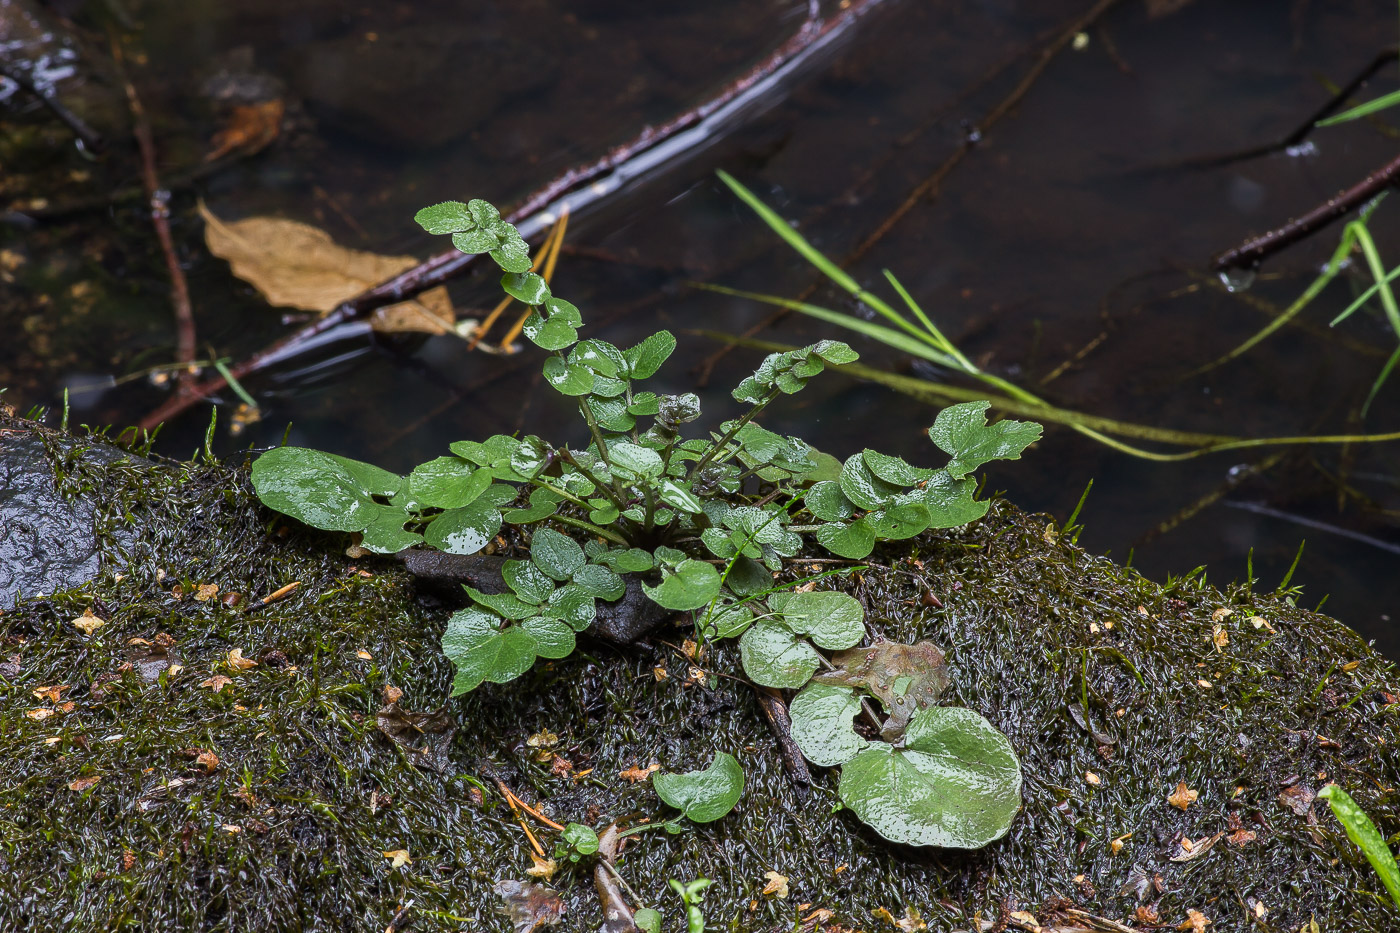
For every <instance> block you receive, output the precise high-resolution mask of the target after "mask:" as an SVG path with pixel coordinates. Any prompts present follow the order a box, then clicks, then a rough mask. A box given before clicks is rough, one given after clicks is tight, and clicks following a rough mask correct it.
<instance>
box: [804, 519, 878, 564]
mask: <svg viewBox="0 0 1400 933" xmlns="http://www.w3.org/2000/svg"><path fill="white" fill-rule="evenodd" d="M817 542H818V543H819V544H821V546H822V547H824V548H826V549H827V550H828V551H830V552H831V553H833V554H836V555H837V556H839V557H845V558H849V559H850V560H860V559H861V558H864V557H869V556H870V552H871V551H873V550H875V532H874V531H873V530H872V529H871V528H870V525H869V524H868V523H867V522H866V521H865V519H863V518H858V519H856V520H855V521H853V522H846V523H844V524H843V523H841V522H832V523H831V524H829V525H822V526H821V527H819V528H818V529H817Z"/></svg>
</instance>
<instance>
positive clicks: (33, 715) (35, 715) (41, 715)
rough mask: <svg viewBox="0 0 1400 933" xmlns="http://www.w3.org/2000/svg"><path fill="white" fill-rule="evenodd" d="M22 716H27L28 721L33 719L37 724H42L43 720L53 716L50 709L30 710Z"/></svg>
mask: <svg viewBox="0 0 1400 933" xmlns="http://www.w3.org/2000/svg"><path fill="white" fill-rule="evenodd" d="M24 715H26V716H28V717H29V718H30V719H33V720H35V721H37V722H42V721H44V720H45V719H48V718H49V717H50V716H52V715H53V710H51V709H32V710H30V711H29V712H27V713H25V714H24Z"/></svg>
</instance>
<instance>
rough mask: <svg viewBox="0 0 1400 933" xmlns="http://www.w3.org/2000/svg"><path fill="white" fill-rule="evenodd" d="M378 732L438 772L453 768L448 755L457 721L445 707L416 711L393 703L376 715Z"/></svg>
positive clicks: (416, 761) (375, 720)
mask: <svg viewBox="0 0 1400 933" xmlns="http://www.w3.org/2000/svg"><path fill="white" fill-rule="evenodd" d="M374 724H375V726H377V727H378V729H379V731H380V732H382V733H384V735H385V736H386V737H387V738H388V739H389V740H390V741H391V742H393V743H394V744H395V745H397V746H398V747H399V748H401V749H403V750H404V752H405V753H406V754H407V755H408V758H409V760H410V761H412V762H413V763H415V764H417V765H419V766H420V767H423V768H429V769H431V770H433V771H436V772H437V773H439V774H443V773H445V772H446V771H447V770H448V769H449V768H451V767H452V760H451V758H450V757H449V756H448V752H449V750H450V749H451V748H452V737H453V736H454V735H456V733H457V722H456V720H454V719H453V718H452V716H451V714H449V713H448V712H447V707H445V706H444V707H442V708H441V709H439V710H437V711H436V712H433V713H414V712H410V711H408V710H406V709H400V708H399V704H398V703H390V704H389V705H388V706H385V707H383V708H382V709H380V710H379V712H377V713H375V714H374Z"/></svg>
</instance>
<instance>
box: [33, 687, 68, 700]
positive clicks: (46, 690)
mask: <svg viewBox="0 0 1400 933" xmlns="http://www.w3.org/2000/svg"><path fill="white" fill-rule="evenodd" d="M67 689H68V685H67V684H54V685H53V686H52V687H35V688H34V689H33V690H32V691H30V692H31V693H33V694H34V699H36V700H48V701H49V702H50V703H57V702H58V701H59V700H61V699H62V698H63V691H65V690H67Z"/></svg>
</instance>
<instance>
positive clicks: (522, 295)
mask: <svg viewBox="0 0 1400 933" xmlns="http://www.w3.org/2000/svg"><path fill="white" fill-rule="evenodd" d="M501 288H503V289H505V292H506V294H507V295H509V296H510V297H512V298H514V299H515V300H516V301H519V302H520V303H522V304H527V305H542V304H544V300H545V299H546V298H548V297H549V283H548V282H546V281H545V280H544V279H543V278H541V277H540V276H538V275H536V274H535V273H533V272H507V273H506V274H505V275H503V276H501Z"/></svg>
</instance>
